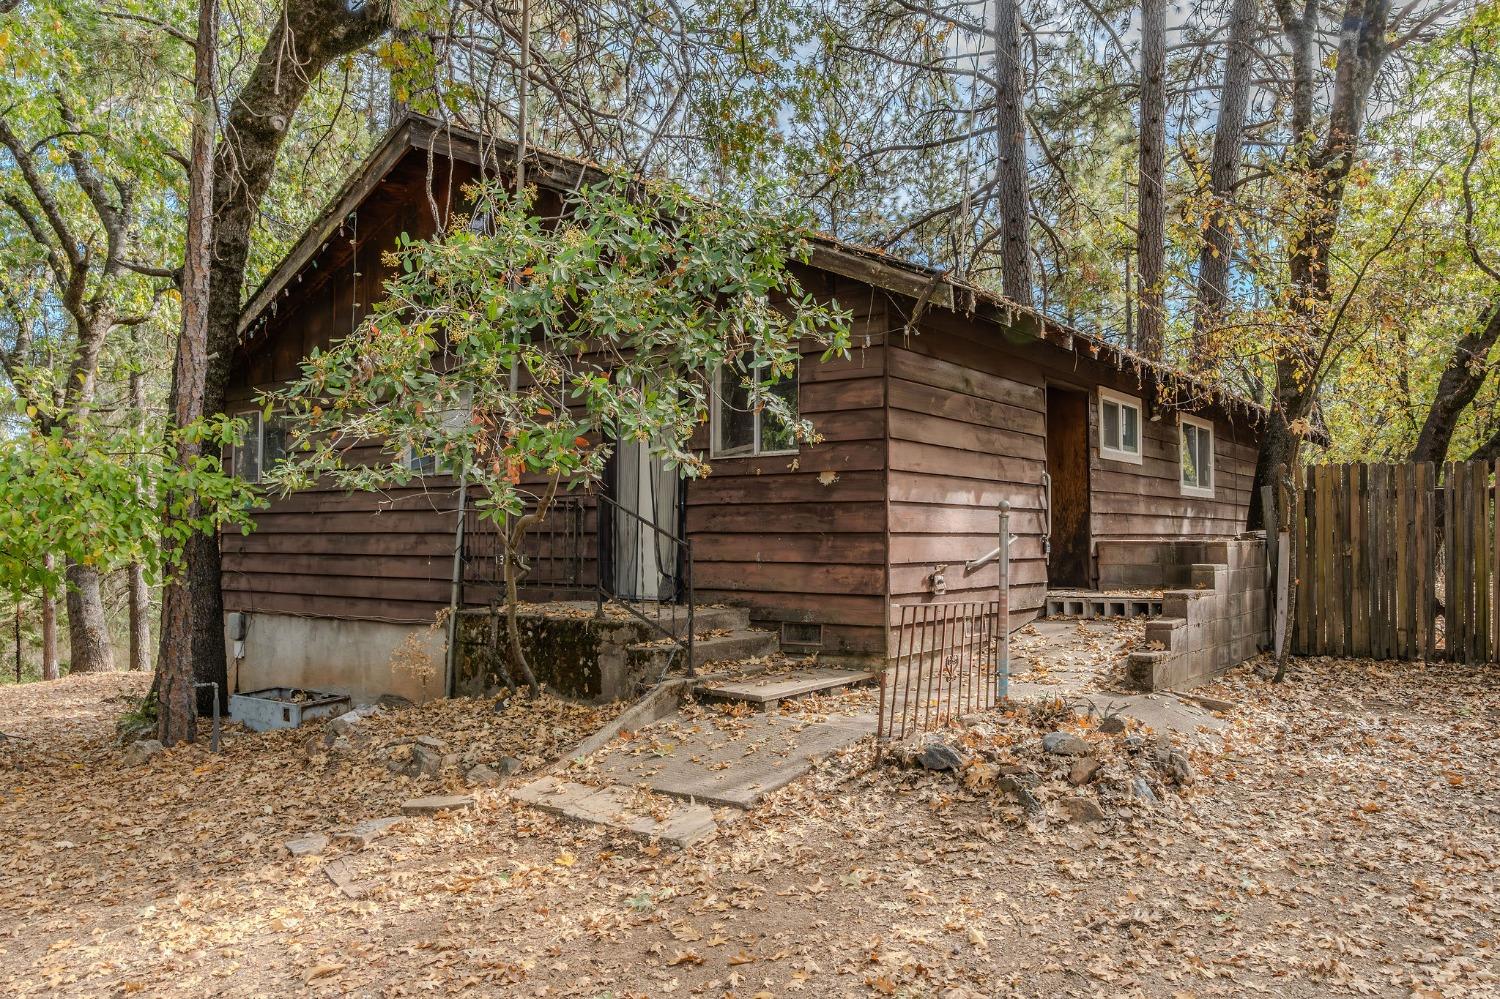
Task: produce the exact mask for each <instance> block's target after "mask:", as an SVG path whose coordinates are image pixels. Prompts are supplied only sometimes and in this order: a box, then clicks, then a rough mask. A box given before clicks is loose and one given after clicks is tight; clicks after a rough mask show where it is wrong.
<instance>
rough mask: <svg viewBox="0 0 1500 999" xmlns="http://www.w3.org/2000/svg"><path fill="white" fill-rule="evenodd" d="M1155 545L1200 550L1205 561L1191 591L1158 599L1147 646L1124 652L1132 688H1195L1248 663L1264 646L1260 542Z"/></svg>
mask: <svg viewBox="0 0 1500 999" xmlns="http://www.w3.org/2000/svg"><path fill="white" fill-rule="evenodd" d="M1157 544H1158V545H1161V546H1162V547H1167V546H1172V545H1177V544H1181V545H1183V546H1184V548H1186V549H1190V550H1191V551H1192V552H1193V553H1194V554H1197V553H1200V552H1201V554H1203V555H1204V556H1205V561H1203V562H1198V563H1195V564H1193V565H1192V566H1191V567H1190V569H1189V573H1188V576H1189V580H1190V585H1191V588H1190V589H1180V590H1168V591H1167V592H1166V593H1164V594H1162V616H1161V617H1159V618H1157V619H1156V620H1153V621H1150V622H1147V624H1146V641H1147V642H1148V643H1150V644H1151V645H1152V646H1153V648H1151V649H1149V650H1147V651H1144V652H1134V653H1131V655H1130V660H1129V667H1128V672H1129V675H1130V679H1131V682H1132V683H1133V684H1134V685H1135V686H1136V687H1137V688H1139V689H1141V690H1170V689H1175V690H1181V689H1185V688H1188V687H1192V686H1196V685H1197V684H1200V683H1204V682H1206V681H1208V680H1210V679H1212V678H1213V677H1215V676H1217V675H1218V674H1220V673H1222V672H1224V671H1225V670H1227V669H1229V668H1231V667H1233V666H1237V665H1239V664H1240V663H1242V662H1244V661H1245V660H1247V659H1250V658H1252V657H1254V656H1255V655H1256V654H1257V653H1258V652H1260V650H1261V649H1262V648H1264V647H1266V646H1267V645H1269V644H1270V634H1269V629H1268V627H1267V624H1266V555H1265V541H1264V540H1263V539H1262V538H1261V536H1260V535H1258V534H1252V535H1246V536H1242V537H1240V538H1238V539H1235V540H1223V541H1207V542H1202V543H1198V542H1157ZM1200 544H1201V547H1195V546H1199V545H1200ZM1178 554H1179V555H1180V554H1182V553H1178ZM1157 564H1158V565H1161V566H1167V565H1171V564H1172V563H1170V562H1167V561H1161V562H1158V563H1157Z"/></svg>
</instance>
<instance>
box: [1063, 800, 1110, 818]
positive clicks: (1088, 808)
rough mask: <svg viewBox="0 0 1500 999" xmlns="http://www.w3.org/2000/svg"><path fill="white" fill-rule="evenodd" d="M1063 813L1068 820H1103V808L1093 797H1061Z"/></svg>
mask: <svg viewBox="0 0 1500 999" xmlns="http://www.w3.org/2000/svg"><path fill="white" fill-rule="evenodd" d="M1060 804H1061V805H1062V810H1063V815H1064V816H1066V817H1067V820H1068V821H1069V822H1103V821H1104V809H1102V808H1100V807H1099V803H1098V802H1097V801H1095V800H1094V799H1093V798H1086V797H1082V796H1078V797H1072V798H1063V799H1062V801H1061V802H1060Z"/></svg>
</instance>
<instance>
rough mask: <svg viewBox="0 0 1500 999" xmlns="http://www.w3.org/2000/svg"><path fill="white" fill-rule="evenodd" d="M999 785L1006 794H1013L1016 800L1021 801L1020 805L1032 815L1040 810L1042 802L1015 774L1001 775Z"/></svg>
mask: <svg viewBox="0 0 1500 999" xmlns="http://www.w3.org/2000/svg"><path fill="white" fill-rule="evenodd" d="M999 787H1000V790H1002V791H1004V792H1005V793H1006V794H1013V795H1015V796H1016V800H1017V801H1019V802H1020V803H1021V807H1023V808H1025V809H1026V811H1027V812H1029V813H1031V814H1032V815H1035V814H1037V813H1038V812H1040V811H1041V810H1042V803H1041V802H1040V801H1037V800H1036V795H1034V794H1032V793H1031V790H1030V789H1029V788H1027V786H1026V785H1025V784H1023V783H1021V781H1019V780H1017V779H1016V778H1015V776H1013V775H1010V774H1006V775H1005V776H1003V777H1001V778H1000V781H999Z"/></svg>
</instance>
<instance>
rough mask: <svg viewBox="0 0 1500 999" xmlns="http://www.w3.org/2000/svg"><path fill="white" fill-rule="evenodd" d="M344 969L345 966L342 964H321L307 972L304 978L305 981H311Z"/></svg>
mask: <svg viewBox="0 0 1500 999" xmlns="http://www.w3.org/2000/svg"><path fill="white" fill-rule="evenodd" d="M343 970H344V966H343V965H342V964H320V965H317V966H316V967H314V968H313V969H312V970H311V971H309V972H308V973H307V977H306V978H305V979H303V981H304V982H311V981H315V980H317V979H319V978H327V977H328V976H329V975H337V974H338V973H339V972H340V971H343Z"/></svg>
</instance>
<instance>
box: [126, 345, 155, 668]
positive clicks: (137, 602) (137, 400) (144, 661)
mask: <svg viewBox="0 0 1500 999" xmlns="http://www.w3.org/2000/svg"><path fill="white" fill-rule="evenodd" d="M139 329H140V327H138V326H133V327H131V337H130V338H131V341H132V343H133V345H134V346H135V348H136V350H135V357H134V358H132V362H133V364H134V367H133V368H132V369H131V372H130V408H131V410H132V411H133V412H132V416H133V418H134V422H135V428H136V430H137V431H144V430H145V429H146V387H145V379H144V377H143V376H142V374H141V370H140V366H141V364H142V361H143V358H142V357H141V353H140V333H139ZM149 489H150V484H149V483H147V482H146V480H145V478H144V477H142V478H141V479H140V480H139V481H138V482H137V483H136V488H135V491H136V495H137V496H138V497H140V499H141V501H142V503H144V502H145V501H146V498H147V496H148V495H149V493H148V490H149ZM128 572H129V575H130V584H129V585H130V669H132V670H135V671H138V672H143V671H145V670H147V669H149V668H150V666H151V651H150V650H151V591H150V589H149V588H148V587H147V586H146V568H145V566H143V565H141V564H140V563H139V562H132V563H131V564H130V568H129V570H128Z"/></svg>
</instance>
